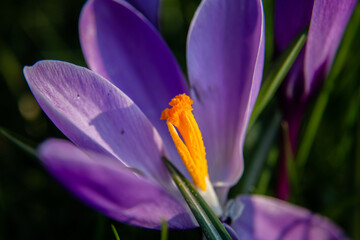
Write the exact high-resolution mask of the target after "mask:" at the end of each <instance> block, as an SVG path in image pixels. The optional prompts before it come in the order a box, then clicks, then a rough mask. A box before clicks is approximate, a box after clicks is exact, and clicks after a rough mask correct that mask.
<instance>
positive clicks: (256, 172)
mask: <svg viewBox="0 0 360 240" xmlns="http://www.w3.org/2000/svg"><path fill="white" fill-rule="evenodd" d="M280 121H281V115H280V114H279V113H275V114H274V115H273V118H272V119H271V120H270V121H268V124H266V126H264V127H262V128H261V129H260V132H261V141H260V143H259V144H256V146H255V147H254V149H256V151H255V154H254V156H253V157H252V158H251V160H250V161H249V162H248V163H247V165H246V169H247V170H246V171H245V172H244V174H243V176H242V177H241V179H240V181H239V182H238V183H237V184H236V185H235V186H234V187H232V188H231V190H230V193H229V196H230V197H235V196H237V195H238V194H239V193H242V194H249V193H252V192H253V191H255V190H256V189H255V187H256V186H257V184H258V181H259V178H260V176H261V173H262V171H263V169H264V166H265V163H266V160H267V159H268V153H269V151H270V149H271V146H273V144H274V141H275V139H276V136H277V133H278V130H279V125H280Z"/></svg>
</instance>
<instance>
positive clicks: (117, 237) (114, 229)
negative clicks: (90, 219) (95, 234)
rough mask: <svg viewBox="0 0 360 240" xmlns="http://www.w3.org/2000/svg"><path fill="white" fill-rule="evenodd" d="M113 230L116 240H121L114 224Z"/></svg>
mask: <svg viewBox="0 0 360 240" xmlns="http://www.w3.org/2000/svg"><path fill="white" fill-rule="evenodd" d="M111 229H112V231H113V233H114V236H115V239H116V240H120V237H119V234H118V232H117V230H116V228H115V226H114V225H112V224H111Z"/></svg>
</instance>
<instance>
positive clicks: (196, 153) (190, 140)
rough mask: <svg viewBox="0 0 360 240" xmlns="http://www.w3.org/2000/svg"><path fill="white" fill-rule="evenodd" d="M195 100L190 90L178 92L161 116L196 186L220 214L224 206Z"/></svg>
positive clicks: (216, 212)
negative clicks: (195, 111) (212, 178)
mask: <svg viewBox="0 0 360 240" xmlns="http://www.w3.org/2000/svg"><path fill="white" fill-rule="evenodd" d="M192 104H193V101H192V100H191V99H190V97H188V96H187V95H186V94H181V95H177V96H176V97H174V98H173V99H172V100H171V101H170V103H169V105H170V106H171V108H166V109H165V110H164V111H163V112H162V114H161V119H166V124H167V126H168V128H169V131H170V135H171V137H172V139H173V141H174V144H175V147H176V149H177V151H178V153H179V155H180V157H181V159H182V161H183V163H184V165H185V167H186V169H187V170H188V171H189V173H190V175H191V178H192V180H193V183H194V185H195V187H196V188H197V189H198V190H199V192H200V194H201V195H202V197H203V198H204V199H205V200H206V201H207V202H208V204H209V205H210V207H211V208H212V209H213V210H214V212H215V214H217V215H218V216H220V215H221V213H222V209H221V206H220V204H219V200H218V198H217V196H216V194H215V191H214V189H213V187H212V185H211V182H210V180H209V174H208V166H207V161H206V158H205V155H206V152H205V146H204V142H203V139H202V136H201V132H200V129H199V126H198V124H197V122H196V120H195V117H194V115H193V114H192V112H191V111H192V110H193V108H192V107H191V105H192ZM178 132H179V133H180V135H181V137H182V139H181V138H180V136H179V134H178Z"/></svg>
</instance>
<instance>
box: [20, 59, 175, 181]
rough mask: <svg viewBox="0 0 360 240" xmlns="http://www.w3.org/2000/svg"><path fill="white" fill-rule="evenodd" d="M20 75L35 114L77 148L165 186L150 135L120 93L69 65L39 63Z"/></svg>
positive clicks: (154, 136) (157, 146)
mask: <svg viewBox="0 0 360 240" xmlns="http://www.w3.org/2000/svg"><path fill="white" fill-rule="evenodd" d="M24 74H25V77H26V80H27V81H28V84H29V86H30V89H31V91H32V93H33V94H34V96H35V98H36V100H37V101H38V103H39V105H40V106H41V108H42V109H43V110H44V112H45V113H46V114H47V115H48V116H49V118H50V119H51V120H52V121H53V122H54V123H55V125H56V126H57V127H58V128H59V129H60V130H61V131H62V132H63V133H64V134H65V135H66V136H67V137H68V138H69V139H70V140H71V141H72V142H74V143H75V144H76V145H77V146H79V147H80V148H84V149H86V150H91V151H93V152H98V153H102V154H107V156H109V157H110V156H112V158H116V159H118V160H120V161H121V162H122V163H123V164H124V165H126V166H129V167H133V168H137V169H138V170H140V171H142V172H143V173H144V174H146V175H147V176H151V177H153V178H155V179H157V180H158V181H160V182H163V183H167V182H169V181H170V176H169V174H168V172H167V169H166V167H165V166H164V164H163V162H162V160H161V156H163V155H164V154H165V153H164V151H163V148H164V147H163V144H162V141H161V138H160V137H159V135H158V133H157V132H156V129H155V128H154V127H153V126H152V124H151V123H150V122H149V121H148V119H147V118H146V117H145V115H144V114H143V113H142V112H141V110H140V109H139V108H138V107H137V106H136V105H135V104H134V103H133V102H132V101H131V99H129V98H128V97H127V96H126V95H125V94H124V93H123V92H121V91H120V90H119V89H118V88H116V87H115V86H114V85H112V84H111V83H110V82H108V81H107V80H106V79H104V78H102V77H100V76H99V75H97V74H96V73H94V72H92V71H90V70H88V69H86V68H83V67H79V66H75V65H73V64H70V63H66V62H60V61H40V62H38V63H36V64H35V65H34V66H33V67H25V68H24Z"/></svg>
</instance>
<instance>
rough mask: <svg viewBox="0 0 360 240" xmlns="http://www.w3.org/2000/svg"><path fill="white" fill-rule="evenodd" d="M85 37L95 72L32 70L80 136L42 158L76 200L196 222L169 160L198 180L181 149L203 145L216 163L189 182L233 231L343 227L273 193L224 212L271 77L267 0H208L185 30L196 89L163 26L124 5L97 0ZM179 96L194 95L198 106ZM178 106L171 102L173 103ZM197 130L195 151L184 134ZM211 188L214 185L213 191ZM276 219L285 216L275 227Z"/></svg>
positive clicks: (64, 127) (178, 222)
mask: <svg viewBox="0 0 360 240" xmlns="http://www.w3.org/2000/svg"><path fill="white" fill-rule="evenodd" d="M139 9H140V8H139ZM80 38H81V44H82V48H83V51H84V55H85V58H86V61H87V63H88V65H89V66H90V68H91V69H92V70H88V69H86V68H83V67H79V66H75V65H73V64H70V63H66V62H61V61H50V60H46V61H40V62H38V63H36V64H35V65H34V66H32V67H25V69H24V74H25V77H26V79H27V82H28V84H29V86H30V89H31V91H32V92H33V94H34V96H35V98H36V99H37V101H38V103H39V104H40V106H41V108H42V109H43V110H44V112H45V113H46V114H47V115H48V116H49V118H50V119H51V120H52V121H53V122H54V124H55V125H56V126H57V127H58V128H59V129H60V130H61V131H62V132H63V133H64V134H65V135H66V136H67V137H68V138H69V139H70V140H71V141H72V143H71V142H70V141H67V140H60V139H49V140H47V141H45V142H44V143H43V144H41V145H40V147H39V149H38V155H39V158H40V159H41V160H42V162H43V164H44V166H45V167H46V168H47V169H48V170H49V171H50V172H51V173H52V174H53V175H54V176H55V177H56V178H57V179H58V180H59V181H60V182H61V183H62V184H63V185H64V186H65V187H66V188H67V189H69V191H71V192H72V193H73V194H74V195H76V196H77V197H78V198H80V199H81V200H83V201H84V202H85V203H87V204H88V205H90V206H91V207H93V208H95V209H96V210H98V211H99V212H101V213H103V214H105V215H106V216H109V217H111V218H113V219H115V220H117V221H120V222H124V223H128V224H132V225H136V226H140V227H146V228H155V229H159V228H160V225H161V222H162V220H163V219H165V220H166V221H167V222H168V225H169V227H170V228H173V229H187V228H193V227H196V226H197V224H196V223H195V222H194V220H193V219H192V218H191V217H190V212H189V210H188V208H187V207H186V204H185V203H184V201H183V199H182V196H180V195H179V193H178V191H177V189H176V186H175V185H174V183H173V181H172V180H171V177H170V175H169V173H168V172H167V169H166V168H165V166H164V164H163V162H162V160H161V158H162V156H166V157H167V158H169V159H170V160H171V161H172V162H173V163H174V164H175V165H176V166H177V167H178V168H179V169H180V170H181V171H182V172H183V174H184V175H186V176H187V177H188V178H189V179H190V174H189V172H190V173H191V172H192V169H191V167H189V166H187V167H188V169H186V168H185V167H184V164H183V163H182V160H181V159H180V156H179V154H178V152H179V153H180V155H181V157H182V158H183V160H184V156H183V155H186V151H189V152H191V151H193V150H194V151H200V152H201V154H200V155H201V156H200V157H199V159H201V161H200V162H201V164H203V163H204V162H205V165H206V166H207V169H208V171H207V172H205V170H204V171H203V170H201V171H200V172H201V173H199V174H198V173H196V172H197V169H195V171H194V172H195V173H194V174H192V173H191V178H192V179H193V180H194V184H195V186H197V187H198V189H200V190H202V191H204V195H203V196H204V197H205V200H206V201H208V203H209V204H210V205H211V206H212V207H213V209H214V210H215V211H216V212H217V214H218V216H219V217H220V216H223V217H224V218H227V219H229V221H228V222H229V223H230V221H231V222H232V226H233V229H231V227H230V226H229V229H230V230H231V231H232V234H233V236H234V237H236V236H237V235H238V236H246V237H250V238H257V237H262V235H261V234H262V233H260V232H259V231H261V230H259V229H269V228H270V227H271V228H272V229H271V232H272V235H271V237H273V236H281V234H283V233H284V232H288V229H289V228H291V226H293V225H294V224H296V222H299V221H300V222H301V223H302V222H304V224H305V225H306V227H305V228H306V229H312V228H316V229H318V228H319V227H321V228H322V229H325V230H324V232H326V234H330V231H334V232H341V231H340V230H338V229H337V227H336V226H333V225H332V224H331V223H329V222H328V221H327V220H325V219H324V218H321V217H318V216H316V215H311V214H310V213H309V212H307V211H305V210H303V209H300V208H296V207H294V206H290V205H289V204H288V203H283V202H280V201H278V200H274V199H271V198H266V197H261V196H243V197H239V198H237V199H235V200H233V201H232V202H231V203H230V204H227V205H228V207H227V208H225V199H226V194H227V192H228V190H229V187H230V186H232V185H233V184H234V183H236V182H237V181H238V179H239V177H240V176H241V174H242V171H243V159H242V145H243V142H244V136H245V132H246V125H247V122H248V120H249V117H250V113H251V110H252V108H253V105H254V103H255V100H256V96H257V93H258V91H259V87H260V82H261V77H262V70H263V60H264V16H263V9H262V3H261V1H260V0H246V1H223V0H205V1H203V2H202V3H201V5H200V6H199V8H198V10H197V12H196V14H195V17H194V19H193V22H192V24H191V28H190V32H189V38H188V46H187V58H188V59H187V60H188V70H189V82H190V84H189V85H187V84H186V81H185V79H184V76H183V75H182V73H181V71H180V68H179V66H178V65H177V63H176V61H175V59H174V57H173V55H172V54H171V52H170V51H169V49H168V47H167V46H166V44H165V43H164V41H163V40H162V38H161V37H160V35H159V33H158V32H157V30H156V28H154V25H153V24H152V23H151V22H150V21H149V20H148V19H147V18H146V17H144V15H143V14H142V13H141V12H139V11H138V10H136V9H135V8H134V7H133V6H132V5H130V4H129V3H127V2H124V1H120V0H118V1H114V0H90V1H88V2H87V3H86V5H85V6H84V8H83V11H82V14H81V19H80ZM182 93H186V94H189V95H191V97H192V99H193V106H191V103H192V100H191V99H190V98H188V97H187V96H186V95H180V96H179V94H182ZM175 96H178V97H175ZM174 97H175V99H174V100H173V101H171V102H170V100H171V99H173V98H174ZM178 100H179V101H180V103H179V102H178ZM169 102H170V104H171V105H172V107H173V108H172V109H169V110H165V111H164V109H165V108H166V106H167V105H168V103H169ZM179 104H180V105H181V106H180V105H179ZM179 106H180V107H181V108H180V107H179ZM178 107H179V108H178ZM174 109H175V110H174ZM179 109H180V110H181V111H178V110H179ZM171 111H173V112H171ZM162 112H163V115H162V118H163V119H167V121H166V123H165V121H161V120H160V116H161V113H162ZM191 112H193V114H194V115H195V116H192V113H191ZM174 119H175V120H174ZM189 119H190V120H189ZM195 119H196V120H195ZM172 120H174V121H172ZM177 121H184V122H177ZM183 123H185V124H190V125H189V126H191V127H194V128H193V129H195V130H193V131H192V130H191V131H190V130H187V129H185V127H184V125H182V124H183ZM196 126H198V127H196ZM173 127H176V128H177V129H178V130H179V133H180V134H181V135H182V139H184V141H185V144H184V143H182V142H181V141H182V139H181V138H180V137H179V136H177V134H178V133H177V131H176V130H175V129H172V128H173ZM169 130H170V133H169ZM199 132H201V134H200V133H199ZM194 136H195V137H196V139H197V140H196V141H198V142H197V144H195V145H196V146H199V147H198V148H197V147H195V148H193V146H194V144H191V143H190V144H188V142H187V140H186V139H187V137H189V138H191V137H194ZM201 136H202V137H201ZM202 139H203V140H204V143H202ZM173 140H174V141H173ZM174 142H175V146H176V147H177V148H175V146H174ZM190 142H191V141H190ZM203 145H204V146H205V148H206V159H207V163H206V160H205V157H204V154H205V152H203ZM197 149H200V150H197ZM190 155H191V156H190ZM190 155H188V159H191V160H193V159H195V157H194V158H193V156H192V153H190ZM202 161H203V162H202ZM184 162H186V158H185V160H184ZM201 164H200V165H201ZM185 165H187V164H186V163H185ZM205 165H201V167H203V166H205ZM188 170H189V171H188ZM193 170H194V169H193ZM197 180H199V182H198V181H197ZM202 180H204V181H205V185H206V186H204V185H202V184H203V182H202ZM201 182H202V183H201ZM207 186H209V189H210V186H212V187H213V189H214V190H215V191H212V193H210V194H207V191H208V190H207V189H208V187H207ZM240 203H241V204H240ZM239 205H242V206H244V208H243V209H244V212H243V214H241V211H240V210H241V208H240V207H238V206H239ZM244 218H246V221H245V220H244ZM317 219H320V220H319V224H317V223H318V222H317ZM273 220H274V221H276V222H278V223H279V224H278V225H275V226H272V224H273V223H274V222H273V223H271V222H272V221H273ZM314 221H315V222H316V224H315V222H314ZM280 223H282V224H280ZM300 227H301V228H300V229H301V231H302V227H303V224H301V225H300ZM298 231H299V230H298V228H295V229H294V231H290V236H292V234H297V233H298ZM319 231H320V230H319ZM316 236H318V237H319V236H320V235H316ZM326 236H329V235H326ZM264 237H265V238H267V237H266V236H264ZM318 239H319V238H318Z"/></svg>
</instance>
